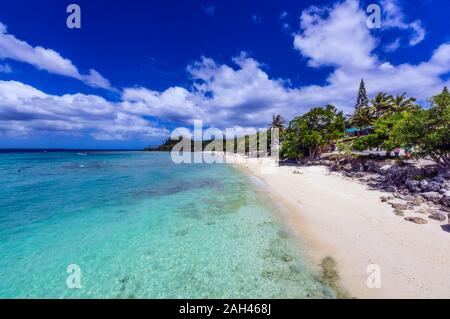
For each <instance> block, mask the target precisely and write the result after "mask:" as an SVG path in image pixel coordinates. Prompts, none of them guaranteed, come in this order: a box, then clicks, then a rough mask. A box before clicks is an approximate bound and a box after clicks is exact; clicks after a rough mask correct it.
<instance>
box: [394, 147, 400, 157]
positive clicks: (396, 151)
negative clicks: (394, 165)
mask: <svg viewBox="0 0 450 319" xmlns="http://www.w3.org/2000/svg"><path fill="white" fill-rule="evenodd" d="M394 154H395V157H399V156H400V147H398V146H397V147H396V148H395V149H394Z"/></svg>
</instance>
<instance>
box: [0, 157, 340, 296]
mask: <svg viewBox="0 0 450 319" xmlns="http://www.w3.org/2000/svg"><path fill="white" fill-rule="evenodd" d="M265 197H266V196H264V193H263V192H259V191H257V190H256V187H255V185H253V183H252V182H251V181H250V180H249V178H248V177H246V176H245V175H243V174H242V173H241V172H240V171H238V170H237V169H236V168H234V167H232V166H230V165H226V164H213V165H208V164H182V165H176V164H173V163H172V161H171V160H170V155H169V154H166V153H144V152H92V153H89V154H87V155H82V154H77V153H76V152H59V153H50V152H49V153H6V154H0V298H330V297H331V298H332V297H333V293H332V291H331V290H330V289H329V288H328V287H326V286H324V285H323V284H322V283H320V281H319V280H318V276H317V274H315V273H314V272H313V271H312V270H311V269H312V268H311V265H310V262H309V261H308V259H307V257H306V256H305V255H304V253H303V252H302V251H301V249H300V248H299V245H297V243H296V242H295V241H294V240H293V239H292V238H291V237H290V235H289V233H288V232H287V231H286V230H284V228H283V226H282V224H281V223H280V222H279V220H278V219H277V217H276V214H274V212H273V211H272V210H273V208H272V207H271V205H270V203H269V202H268V201H267V200H266V198H265ZM71 264H75V265H78V266H79V269H80V284H81V288H72V289H70V288H69V287H68V286H67V284H66V280H67V278H68V276H69V275H70V273H68V272H67V267H68V265H71Z"/></svg>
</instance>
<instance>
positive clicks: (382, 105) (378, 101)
mask: <svg viewBox="0 0 450 319" xmlns="http://www.w3.org/2000/svg"><path fill="white" fill-rule="evenodd" d="M391 99H392V96H390V95H387V94H386V93H382V92H380V93H378V94H377V95H376V96H375V97H374V98H373V99H372V101H371V102H372V106H371V108H372V112H373V114H374V116H375V118H379V117H381V116H383V115H384V114H385V113H386V112H388V111H389V110H390V108H391Z"/></svg>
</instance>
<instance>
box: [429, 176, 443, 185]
mask: <svg viewBox="0 0 450 319" xmlns="http://www.w3.org/2000/svg"><path fill="white" fill-rule="evenodd" d="M431 180H432V181H433V182H437V183H439V184H443V183H445V178H443V177H442V176H436V177H433V178H432V179H431Z"/></svg>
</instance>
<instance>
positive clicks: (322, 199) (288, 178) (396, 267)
mask: <svg viewBox="0 0 450 319" xmlns="http://www.w3.org/2000/svg"><path fill="white" fill-rule="evenodd" d="M238 165H239V166H240V167H241V168H244V169H245V170H246V171H247V172H248V173H250V174H252V175H253V176H256V177H257V178H259V179H261V180H262V181H263V182H264V183H265V185H266V187H267V188H268V190H269V192H270V194H271V195H270V196H272V197H273V200H275V201H277V202H281V203H282V205H283V206H284V207H286V208H287V209H286V210H285V211H286V212H285V213H283V215H286V216H284V217H285V220H286V222H287V223H288V225H289V227H291V228H292V229H293V230H294V231H295V232H296V233H297V234H298V235H299V236H300V237H301V238H302V239H303V240H304V241H305V242H306V245H307V246H308V250H309V255H310V256H311V257H312V258H313V261H314V262H315V263H317V264H318V263H319V262H320V260H321V259H322V258H324V257H326V256H332V257H333V258H334V259H335V260H336V261H337V264H338V271H339V274H340V277H341V284H342V285H343V286H344V287H345V288H346V289H347V290H348V291H349V292H350V294H351V295H353V296H355V297H357V298H450V284H449V283H450V233H449V232H448V231H445V230H444V229H443V228H442V226H443V225H445V224H446V223H441V222H438V221H435V220H430V219H429V220H428V224H425V225H418V224H414V223H411V222H407V221H405V220H404V219H403V218H402V217H398V216H396V215H395V214H394V213H393V209H392V207H391V206H389V205H388V204H387V203H382V202H381V201H380V196H386V193H382V192H380V191H377V190H369V189H368V187H367V186H366V185H364V184H362V183H359V182H357V181H354V180H350V179H348V178H344V177H342V176H341V175H339V174H338V173H330V172H328V170H327V168H326V167H322V166H311V167H293V166H282V167H275V166H276V165H275V163H274V162H272V161H270V160H268V159H265V160H263V161H262V162H261V161H260V162H259V163H248V162H247V163H240V164H238ZM406 216H420V217H422V218H423V217H424V215H420V214H418V213H410V212H407V213H406ZM425 218H426V217H425ZM370 264H376V265H379V269H380V275H381V277H380V278H381V288H368V286H367V278H368V277H369V275H370V273H369V272H368V268H367V267H368V265H370ZM372 271H373V270H372Z"/></svg>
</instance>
